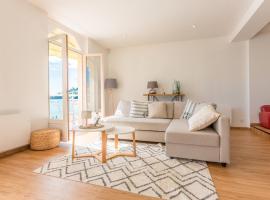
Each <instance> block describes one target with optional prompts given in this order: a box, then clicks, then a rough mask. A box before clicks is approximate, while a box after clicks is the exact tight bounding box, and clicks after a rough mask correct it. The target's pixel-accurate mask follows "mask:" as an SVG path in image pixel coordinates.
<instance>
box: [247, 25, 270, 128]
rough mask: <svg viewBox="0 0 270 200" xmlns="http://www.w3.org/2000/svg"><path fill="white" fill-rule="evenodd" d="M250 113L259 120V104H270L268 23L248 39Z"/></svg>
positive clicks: (255, 121)
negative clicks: (253, 36)
mask: <svg viewBox="0 0 270 200" xmlns="http://www.w3.org/2000/svg"><path fill="white" fill-rule="evenodd" d="M249 53H250V115H251V122H252V123H257V122H258V121H259V119H258V114H259V110H260V106H262V105H264V104H267V105H269V104H270V92H269V91H270V89H269V86H270V25H268V27H266V28H265V29H264V30H263V31H262V32H261V33H259V34H258V35H257V36H256V37H255V38H253V39H252V40H250V52H249Z"/></svg>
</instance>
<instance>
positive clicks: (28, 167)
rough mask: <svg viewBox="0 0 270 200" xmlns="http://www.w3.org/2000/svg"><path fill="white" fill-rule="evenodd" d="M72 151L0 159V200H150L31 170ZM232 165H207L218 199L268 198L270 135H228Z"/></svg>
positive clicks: (240, 132) (67, 148)
mask: <svg viewBox="0 0 270 200" xmlns="http://www.w3.org/2000/svg"><path fill="white" fill-rule="evenodd" d="M68 152H71V147H70V146H69V145H61V146H60V147H59V148H56V149H53V150H49V151H30V150H26V151H24V152H21V153H17V154H15V155H12V156H9V157H6V158H2V159H0V200H9V199H14V200H20V199H25V200H26V199H27V200H45V199H46V200H47V199H50V200H62V199H63V200H83V199H91V200H97V199H101V200H105V199H108V200H120V199H124V200H135V199H136V200H138V199H140V200H144V199H153V198H148V197H143V196H138V195H136V194H132V193H127V192H123V191H118V190H113V189H109V188H105V187H100V186H95V185H88V184H82V183H79V182H74V181H68V180H63V179H59V178H54V177H49V176H43V175H38V174H34V173H32V171H33V170H34V169H36V168H38V167H40V166H41V165H42V164H44V163H46V161H47V160H49V159H51V158H52V157H55V156H60V155H63V154H66V153H68ZM231 152H232V153H231V156H232V163H231V165H229V166H228V167H226V168H223V167H221V165H219V164H215V163H209V164H208V165H209V169H210V172H211V175H212V178H213V181H214V183H215V186H216V188H217V192H218V195H219V197H220V199H229V200H242V199H243V200H253V199H254V200H260V199H263V200H265V199H270V135H267V134H258V133H253V132H251V131H250V130H238V129H233V130H232V132H231Z"/></svg>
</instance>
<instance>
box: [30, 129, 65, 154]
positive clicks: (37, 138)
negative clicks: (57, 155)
mask: <svg viewBox="0 0 270 200" xmlns="http://www.w3.org/2000/svg"><path fill="white" fill-rule="evenodd" d="M60 134H61V131H60V130H59V129H52V128H47V129H40V130H36V131H33V132H32V133H31V141H30V147H31V149H33V150H47V149H52V148H55V147H57V146H58V145H59V143H60Z"/></svg>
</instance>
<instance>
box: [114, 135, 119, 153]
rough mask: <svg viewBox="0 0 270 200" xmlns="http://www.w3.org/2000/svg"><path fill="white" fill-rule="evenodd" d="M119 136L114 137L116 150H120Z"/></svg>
mask: <svg viewBox="0 0 270 200" xmlns="http://www.w3.org/2000/svg"><path fill="white" fill-rule="evenodd" d="M118 142H119V141H118V134H115V135H114V148H115V149H117V150H118Z"/></svg>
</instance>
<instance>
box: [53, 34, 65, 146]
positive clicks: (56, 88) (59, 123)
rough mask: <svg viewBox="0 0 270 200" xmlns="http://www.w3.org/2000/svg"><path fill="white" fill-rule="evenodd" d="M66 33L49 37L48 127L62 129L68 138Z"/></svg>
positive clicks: (63, 137)
mask: <svg viewBox="0 0 270 200" xmlns="http://www.w3.org/2000/svg"><path fill="white" fill-rule="evenodd" d="M67 40H68V38H67V35H64V34H62V35H58V36H55V37H52V38H49V49H48V50H49V63H48V64H49V127H51V128H59V129H61V130H62V138H61V139H62V140H63V141H67V140H68V129H69V128H68V114H67V113H68V98H67V97H68V95H67V90H68V80H67V77H68V59H67V57H68V51H67V42H68V41H67Z"/></svg>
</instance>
